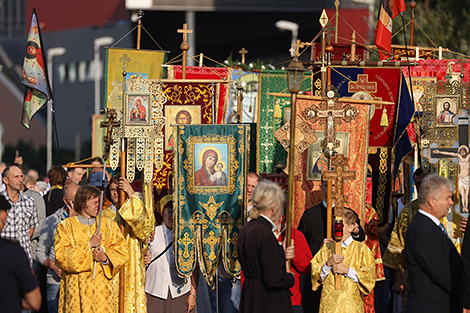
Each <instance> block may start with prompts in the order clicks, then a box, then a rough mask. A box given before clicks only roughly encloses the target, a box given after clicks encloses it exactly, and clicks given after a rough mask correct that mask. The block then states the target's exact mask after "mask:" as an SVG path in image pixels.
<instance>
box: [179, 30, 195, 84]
mask: <svg viewBox="0 0 470 313" xmlns="http://www.w3.org/2000/svg"><path fill="white" fill-rule="evenodd" d="M192 32H193V30H192V29H188V24H186V23H184V24H183V29H178V33H179V34H183V42H182V43H181V46H180V49H181V50H182V51H183V72H182V76H183V79H186V58H187V57H188V50H189V44H188V34H192Z"/></svg>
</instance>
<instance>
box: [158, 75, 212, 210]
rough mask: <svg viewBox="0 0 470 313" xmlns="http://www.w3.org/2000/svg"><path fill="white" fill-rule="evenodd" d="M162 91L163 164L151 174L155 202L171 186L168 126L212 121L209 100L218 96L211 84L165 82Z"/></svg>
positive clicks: (171, 161) (169, 134) (170, 132)
mask: <svg viewBox="0 0 470 313" xmlns="http://www.w3.org/2000/svg"><path fill="white" fill-rule="evenodd" d="M163 93H164V95H165V96H166V98H167V99H168V101H167V102H166V103H165V104H164V105H163V115H164V117H165V126H164V127H163V135H164V145H163V150H164V153H163V166H162V167H161V168H160V169H157V168H155V170H154V175H153V185H154V187H155V191H156V194H155V202H158V201H159V200H160V198H162V197H163V196H165V195H166V194H168V189H169V188H170V181H169V176H170V174H171V173H172V167H173V153H172V151H173V150H172V149H173V148H174V146H175V142H174V138H173V127H172V126H171V125H176V124H212V107H213V106H212V103H213V101H214V99H216V98H217V88H216V86H214V85H212V84H210V83H183V82H182V83H165V85H164V86H163ZM164 190H165V191H166V192H164Z"/></svg>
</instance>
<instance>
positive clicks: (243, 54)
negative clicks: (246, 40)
mask: <svg viewBox="0 0 470 313" xmlns="http://www.w3.org/2000/svg"><path fill="white" fill-rule="evenodd" d="M238 53H240V54H241V56H242V64H245V55H246V54H247V53H248V50H246V49H245V48H244V47H243V48H242V49H241V50H240V51H238Z"/></svg>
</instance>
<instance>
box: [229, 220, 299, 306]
mask: <svg viewBox="0 0 470 313" xmlns="http://www.w3.org/2000/svg"><path fill="white" fill-rule="evenodd" d="M238 256H239V259H240V264H241V266H242V270H243V275H244V277H245V281H244V283H243V289H242V295H241V299H240V313H251V312H265V313H277V312H279V313H281V312H282V313H285V312H286V313H289V312H292V304H291V300H290V296H291V292H290V291H289V288H290V287H292V286H294V276H293V275H292V274H288V273H286V258H285V253H284V249H283V248H282V246H280V245H279V243H278V241H277V240H276V237H275V236H274V234H273V232H272V226H271V224H270V223H269V221H267V220H266V219H265V218H263V217H261V216H260V217H259V218H258V219H254V220H251V221H250V222H248V224H246V225H245V226H243V228H242V229H241V230H240V237H239V239H238Z"/></svg>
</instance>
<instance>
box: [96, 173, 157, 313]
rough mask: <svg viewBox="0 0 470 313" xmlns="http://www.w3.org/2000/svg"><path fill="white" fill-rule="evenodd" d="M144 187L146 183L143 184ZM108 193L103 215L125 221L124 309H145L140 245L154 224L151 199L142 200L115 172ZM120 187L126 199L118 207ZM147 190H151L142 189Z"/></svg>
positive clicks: (117, 278)
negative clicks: (126, 254) (127, 258)
mask: <svg viewBox="0 0 470 313" xmlns="http://www.w3.org/2000/svg"><path fill="white" fill-rule="evenodd" d="M145 187H146V185H145ZM107 189H108V190H107V197H108V198H109V199H108V200H110V201H111V202H112V205H110V206H109V207H108V208H106V209H104V210H103V216H106V217H108V218H112V219H114V220H116V222H118V223H121V224H123V225H124V229H125V232H124V237H125V239H126V241H127V246H128V248H129V254H130V258H129V261H128V262H127V263H126V265H125V266H124V276H125V279H124V312H126V313H127V312H129V313H133V312H135V313H146V312H147V304H146V299H145V264H144V259H143V252H142V250H143V249H142V248H143V246H144V243H145V241H146V239H147V238H148V236H149V235H150V233H151V232H152V231H153V229H154V227H155V216H154V214H153V210H152V204H151V203H145V204H144V203H143V202H142V200H141V199H140V198H139V197H138V196H137V194H136V193H135V192H134V189H132V186H131V185H130V183H129V181H128V180H127V179H126V178H124V177H119V176H114V177H112V178H111V179H110V181H109V184H108V187H107ZM120 190H123V191H124V192H125V193H126V195H127V197H128V200H127V201H126V202H125V203H124V204H123V205H122V207H121V208H120V209H119V210H117V207H118V205H119V191H120ZM145 191H146V192H145V193H146V194H147V193H148V192H152V191H151V190H145ZM114 284H115V292H116V294H115V299H116V304H117V303H118V300H119V288H118V287H119V276H116V278H115V279H114Z"/></svg>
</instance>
